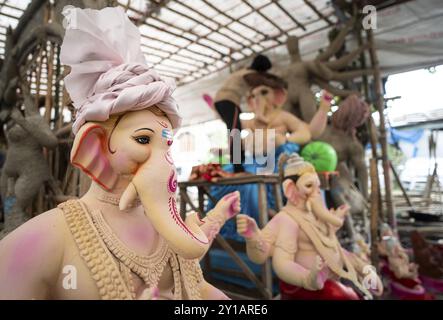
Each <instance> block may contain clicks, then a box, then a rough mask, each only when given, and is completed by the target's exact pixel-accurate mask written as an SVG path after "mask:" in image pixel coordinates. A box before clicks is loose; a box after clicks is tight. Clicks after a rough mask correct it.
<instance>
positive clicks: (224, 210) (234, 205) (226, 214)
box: [213, 191, 240, 222]
mask: <svg viewBox="0 0 443 320" xmlns="http://www.w3.org/2000/svg"><path fill="white" fill-rule="evenodd" d="M213 211H214V212H215V213H216V214H217V215H220V216H221V217H223V219H224V222H225V221H226V220H229V219H231V218H232V217H234V216H235V215H236V214H238V213H239V212H240V192H238V191H235V192H231V193H228V194H227V195H225V196H224V197H223V198H221V199H220V200H219V201H218V202H217V204H216V205H215V208H214V209H213Z"/></svg>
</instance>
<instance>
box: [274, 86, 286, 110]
mask: <svg viewBox="0 0 443 320" xmlns="http://www.w3.org/2000/svg"><path fill="white" fill-rule="evenodd" d="M274 96H275V101H274V104H275V105H276V106H282V105H283V104H284V103H285V102H286V99H287V97H288V91H286V90H285V89H275V91H274Z"/></svg>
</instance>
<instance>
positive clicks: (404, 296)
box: [381, 261, 435, 300]
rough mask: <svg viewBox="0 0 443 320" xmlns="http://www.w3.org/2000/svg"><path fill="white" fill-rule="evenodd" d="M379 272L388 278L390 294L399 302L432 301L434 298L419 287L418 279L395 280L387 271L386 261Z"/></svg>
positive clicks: (392, 274) (388, 270)
mask: <svg viewBox="0 0 443 320" xmlns="http://www.w3.org/2000/svg"><path fill="white" fill-rule="evenodd" d="M381 272H382V273H383V275H385V276H386V277H387V278H389V280H390V282H389V287H390V289H391V294H392V295H393V296H394V297H396V298H398V299H400V300H434V299H435V297H434V296H433V295H432V294H430V293H428V292H426V290H425V288H423V286H422V285H421V281H420V279H413V278H397V277H396V276H395V274H394V272H392V270H391V269H389V266H388V263H387V262H386V261H384V262H382V267H381Z"/></svg>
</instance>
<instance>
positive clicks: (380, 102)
mask: <svg viewBox="0 0 443 320" xmlns="http://www.w3.org/2000/svg"><path fill="white" fill-rule="evenodd" d="M366 33H367V37H368V42H369V44H370V50H369V53H370V58H371V64H372V68H373V70H374V86H375V95H376V100H375V105H376V107H377V110H378V114H379V117H380V125H379V132H380V137H379V139H380V145H381V159H382V164H383V174H384V183H385V202H386V212H387V218H388V222H389V225H390V226H391V227H392V228H393V229H394V230H395V229H396V228H397V222H396V218H395V212H394V205H393V202H392V184H391V177H390V176H391V175H390V165H389V159H388V143H387V138H386V121H385V115H384V106H385V105H384V99H383V93H382V80H381V75H380V65H379V62H378V57H377V53H376V48H375V42H374V34H373V32H372V30H371V29H369V30H367V31H366Z"/></svg>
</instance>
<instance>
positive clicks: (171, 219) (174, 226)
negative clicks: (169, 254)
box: [120, 152, 209, 259]
mask: <svg viewBox="0 0 443 320" xmlns="http://www.w3.org/2000/svg"><path fill="white" fill-rule="evenodd" d="M153 157H155V156H153ZM157 157H158V159H151V161H149V163H145V164H144V165H143V166H141V167H140V168H139V169H138V171H137V172H136V174H135V175H134V178H133V179H132V182H131V183H130V184H129V185H128V187H127V189H126V191H125V192H124V193H123V195H122V197H121V200H120V208H121V209H124V208H125V207H127V205H128V204H130V203H131V202H133V201H134V200H135V199H136V197H137V196H138V197H139V198H140V200H141V202H142V205H143V207H144V210H145V214H146V216H147V217H148V219H149V220H150V221H151V223H152V224H153V226H154V228H155V229H156V230H157V232H158V233H159V234H160V235H161V236H162V237H163V238H164V239H165V240H166V241H167V242H168V244H169V246H170V247H171V248H172V249H173V250H174V251H175V252H176V253H177V254H179V255H180V256H182V257H183V258H185V259H196V258H200V257H201V256H203V254H204V253H205V252H206V251H207V249H208V248H209V241H208V238H207V237H206V235H205V234H204V233H203V231H202V230H201V229H200V228H199V227H198V225H197V224H195V225H194V224H192V223H191V224H192V225H190V224H189V223H188V224H185V223H184V221H183V220H182V218H181V217H180V214H179V212H178V210H177V206H176V200H175V193H176V190H177V175H176V171H175V167H174V165H173V162H172V159H171V157H170V155H169V152H165V153H162V152H160V153H159V154H158V155H157Z"/></svg>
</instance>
